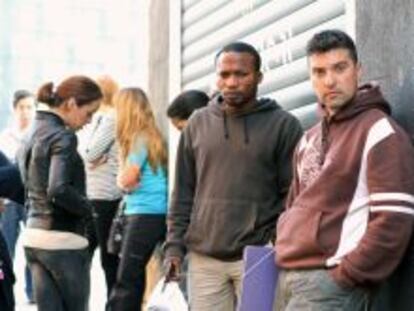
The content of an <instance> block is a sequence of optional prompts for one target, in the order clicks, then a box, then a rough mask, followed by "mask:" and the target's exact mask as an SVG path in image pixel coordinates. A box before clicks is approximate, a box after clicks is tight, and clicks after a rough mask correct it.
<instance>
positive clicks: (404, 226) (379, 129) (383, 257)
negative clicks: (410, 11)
mask: <svg viewBox="0 0 414 311" xmlns="http://www.w3.org/2000/svg"><path fill="white" fill-rule="evenodd" d="M307 57H308V65H309V74H310V79H311V82H312V85H313V89H314V90H315V93H316V95H317V98H318V103H319V107H320V110H321V113H322V120H321V121H320V122H319V123H318V124H316V125H315V126H314V127H312V128H311V129H310V130H308V131H307V132H306V133H305V135H304V136H303V138H302V140H301V142H300V143H299V145H298V147H297V148H296V151H295V156H294V159H295V160H294V178H293V182H292V186H291V188H290V192H289V196H288V199H287V203H286V210H285V211H284V212H283V214H282V215H281V216H280V218H279V222H278V227H277V240H276V262H277V264H278V265H279V267H280V268H281V271H280V272H279V283H278V286H277V293H276V305H275V309H276V310H278V311H302V310H343V311H359V310H360V311H364V310H368V309H369V308H370V304H371V300H372V297H371V295H372V290H373V289H374V288H375V287H376V286H377V285H378V284H380V283H381V282H382V281H384V280H385V279H386V278H387V277H388V276H389V275H390V274H391V273H392V272H393V271H394V269H395V268H396V267H397V265H398V264H399V262H400V261H401V258H402V256H403V254H404V252H405V250H406V247H407V245H408V242H409V240H410V237H411V234H412V231H413V220H414V218H413V215H414V149H413V146H412V145H411V142H410V139H409V137H408V135H407V134H406V133H405V132H404V131H403V130H402V129H401V128H400V127H399V126H398V125H397V124H396V122H395V121H394V120H393V119H392V118H391V117H390V113H391V108H390V105H389V104H388V103H387V101H386V100H385V99H384V97H383V95H382V94H381V91H380V89H379V87H378V86H376V85H373V84H365V85H361V86H359V85H358V84H359V79H360V70H361V69H360V63H359V62H358V55H357V50H356V47H355V44H354V42H353V41H352V39H351V38H350V37H349V36H348V35H347V34H346V33H344V32H342V31H339V30H326V31H322V32H320V33H317V34H315V35H314V36H313V37H312V39H311V40H310V41H309V42H308V45H307Z"/></svg>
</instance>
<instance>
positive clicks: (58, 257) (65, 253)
mask: <svg viewBox="0 0 414 311" xmlns="http://www.w3.org/2000/svg"><path fill="white" fill-rule="evenodd" d="M25 252H26V258H27V261H28V262H29V265H30V268H31V270H32V275H33V280H34V283H35V297H36V302H37V305H38V309H39V310H41V311H87V310H88V297H89V255H88V251H87V249H81V250H43V249H37V248H29V247H26V248H25Z"/></svg>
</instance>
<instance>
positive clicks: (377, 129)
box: [326, 118, 394, 267]
mask: <svg viewBox="0 0 414 311" xmlns="http://www.w3.org/2000/svg"><path fill="white" fill-rule="evenodd" d="M393 133H394V129H393V128H392V126H391V124H390V123H389V122H388V120H387V119H385V118H383V119H380V120H378V121H377V122H376V123H375V124H373V125H372V127H371V128H370V130H369V133H368V136H367V140H366V142H365V146H364V150H363V152H362V158H361V166H360V171H359V172H358V182H357V186H356V189H355V193H354V197H353V200H352V202H351V205H350V206H349V209H348V212H347V214H346V216H345V219H344V221H343V224H342V230H341V236H340V241H339V245H338V249H337V250H336V253H335V254H334V255H333V256H332V257H330V258H328V259H327V260H326V265H327V266H328V267H332V266H335V265H337V264H338V263H339V262H340V261H341V259H342V258H343V257H344V256H345V255H346V254H348V253H350V252H351V251H353V250H354V249H355V248H356V247H357V246H358V244H359V242H360V241H361V239H362V238H363V236H364V234H365V232H366V230H367V227H368V221H369V213H370V211H371V206H370V205H371V204H370V203H371V202H370V200H372V198H370V194H369V191H368V183H367V170H368V154H369V152H370V151H371V149H372V148H374V147H375V146H376V145H377V144H379V143H380V142H381V141H383V140H384V139H386V138H387V137H389V136H390V135H392V134H393ZM374 198H375V196H374Z"/></svg>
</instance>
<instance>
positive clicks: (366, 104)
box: [320, 83, 391, 122]
mask: <svg viewBox="0 0 414 311" xmlns="http://www.w3.org/2000/svg"><path fill="white" fill-rule="evenodd" d="M320 107H321V109H322V111H323V114H324V115H325V116H326V111H325V108H324V105H323V104H320ZM369 109H379V110H381V111H383V112H384V113H386V114H388V115H391V106H390V105H389V104H388V102H387V101H386V100H385V98H384V96H383V95H382V93H381V90H380V88H379V86H378V84H376V83H367V84H364V85H362V86H360V87H359V88H358V91H357V93H356V95H355V97H354V98H353V99H352V100H351V101H350V102H349V103H348V104H346V105H345V106H344V107H343V108H342V109H341V110H339V111H338V112H337V113H336V114H335V115H334V116H333V117H332V118H331V120H330V121H331V122H340V121H344V120H348V119H351V118H353V117H354V116H356V115H358V114H360V113H362V112H364V111H367V110H369Z"/></svg>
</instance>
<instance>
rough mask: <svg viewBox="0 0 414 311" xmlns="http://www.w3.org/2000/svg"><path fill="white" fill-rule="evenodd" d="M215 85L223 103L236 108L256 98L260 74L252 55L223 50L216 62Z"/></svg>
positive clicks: (260, 78)
mask: <svg viewBox="0 0 414 311" xmlns="http://www.w3.org/2000/svg"><path fill="white" fill-rule="evenodd" d="M216 77H217V80H216V85H217V88H218V90H220V92H221V94H222V96H223V99H224V103H225V104H227V105H228V106H230V107H232V108H236V109H240V108H242V107H244V106H245V105H246V104H248V103H250V102H251V100H253V99H254V98H256V94H257V86H258V84H259V83H260V82H261V80H262V74H261V72H260V71H257V70H256V69H255V66H254V57H253V55H250V54H248V53H238V52H223V53H222V54H221V55H220V56H219V57H218V59H217V62H216Z"/></svg>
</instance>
